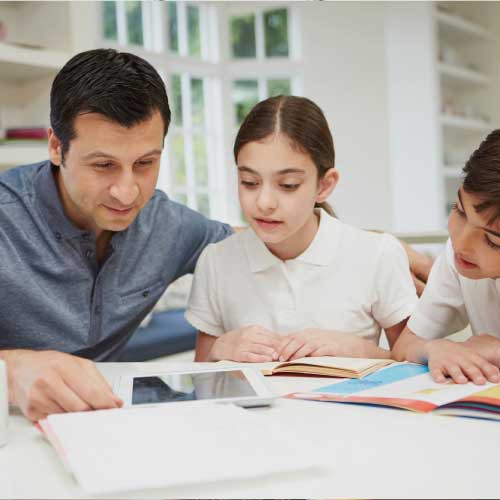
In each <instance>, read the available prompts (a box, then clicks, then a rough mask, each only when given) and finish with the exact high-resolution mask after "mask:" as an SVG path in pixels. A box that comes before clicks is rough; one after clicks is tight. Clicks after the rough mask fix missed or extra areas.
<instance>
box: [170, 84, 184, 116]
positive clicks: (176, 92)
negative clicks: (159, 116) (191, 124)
mask: <svg viewBox="0 0 500 500" xmlns="http://www.w3.org/2000/svg"><path fill="white" fill-rule="evenodd" d="M170 88H171V94H170V101H171V102H170V106H171V109H172V120H173V123H174V125H179V126H181V125H182V87H181V77H180V75H171V77H170Z"/></svg>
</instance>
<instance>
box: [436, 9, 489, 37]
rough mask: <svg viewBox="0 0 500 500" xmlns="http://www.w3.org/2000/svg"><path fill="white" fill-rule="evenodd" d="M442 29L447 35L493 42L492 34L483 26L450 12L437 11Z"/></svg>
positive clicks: (437, 17)
mask: <svg viewBox="0 0 500 500" xmlns="http://www.w3.org/2000/svg"><path fill="white" fill-rule="evenodd" d="M436 19H437V21H438V23H439V26H440V28H441V29H442V30H443V31H445V32H446V33H447V34H451V35H452V36H453V35H457V34H458V35H468V36H471V37H475V38H479V39H481V40H493V36H492V34H491V33H490V32H489V31H488V30H487V29H486V28H484V27H483V26H481V25H479V24H477V23H474V22H472V21H469V20H467V19H464V18H463V17H461V16H459V15H456V14H450V13H448V12H442V11H439V10H438V11H436Z"/></svg>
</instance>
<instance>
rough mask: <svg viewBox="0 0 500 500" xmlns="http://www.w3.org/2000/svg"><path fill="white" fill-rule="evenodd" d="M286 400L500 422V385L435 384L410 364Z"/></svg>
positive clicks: (423, 370) (421, 369)
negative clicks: (351, 404) (374, 407)
mask: <svg viewBox="0 0 500 500" xmlns="http://www.w3.org/2000/svg"><path fill="white" fill-rule="evenodd" d="M287 397H288V398H292V399H307V400H312V401H325V402H334V403H357V404H365V405H374V406H387V407H392V408H400V409H405V410H412V411H416V412H423V413H428V412H431V411H432V412H434V413H439V414H442V415H456V416H465V417H475V418H487V419H493V420H500V384H491V383H487V384H485V385H484V386H478V385H474V384H473V383H472V382H470V383H467V384H455V383H453V382H452V381H449V382H447V383H444V384H438V383H437V382H434V381H433V380H432V378H431V376H430V374H429V369H428V368H427V366H423V365H415V364H412V363H401V364H397V365H393V366H390V367H387V368H384V369H382V370H380V371H378V372H376V373H372V374H370V375H368V376H366V377H365V378H363V379H361V380H344V381H340V382H337V383H335V384H330V385H327V386H324V387H320V388H319V389H315V390H313V391H311V392H296V393H292V394H289V395H288V396H287Z"/></svg>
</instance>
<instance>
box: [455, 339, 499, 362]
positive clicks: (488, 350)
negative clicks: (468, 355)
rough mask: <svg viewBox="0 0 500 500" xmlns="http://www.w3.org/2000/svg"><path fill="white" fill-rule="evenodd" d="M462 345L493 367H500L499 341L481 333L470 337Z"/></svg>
mask: <svg viewBox="0 0 500 500" xmlns="http://www.w3.org/2000/svg"><path fill="white" fill-rule="evenodd" d="M464 344H465V345H466V346H467V347H470V348H471V349H472V350H474V351H476V352H477V353H478V354H479V355H480V356H481V357H483V358H484V359H486V360H487V361H489V362H490V363H491V364H493V365H495V366H500V339H499V338H497V337H493V336H492V335H488V334H486V333H483V334H481V335H472V337H470V338H468V339H467V340H466V341H465V342H464Z"/></svg>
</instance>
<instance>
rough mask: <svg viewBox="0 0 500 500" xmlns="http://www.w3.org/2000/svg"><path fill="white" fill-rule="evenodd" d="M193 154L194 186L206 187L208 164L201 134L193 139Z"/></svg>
mask: <svg viewBox="0 0 500 500" xmlns="http://www.w3.org/2000/svg"><path fill="white" fill-rule="evenodd" d="M193 150H194V151H193V152H194V163H195V172H196V173H195V175H196V185H197V186H200V187H202V186H203V187H205V186H207V185H208V163H207V148H206V144H205V138H204V137H203V136H202V135H201V134H195V135H194V137H193Z"/></svg>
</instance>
